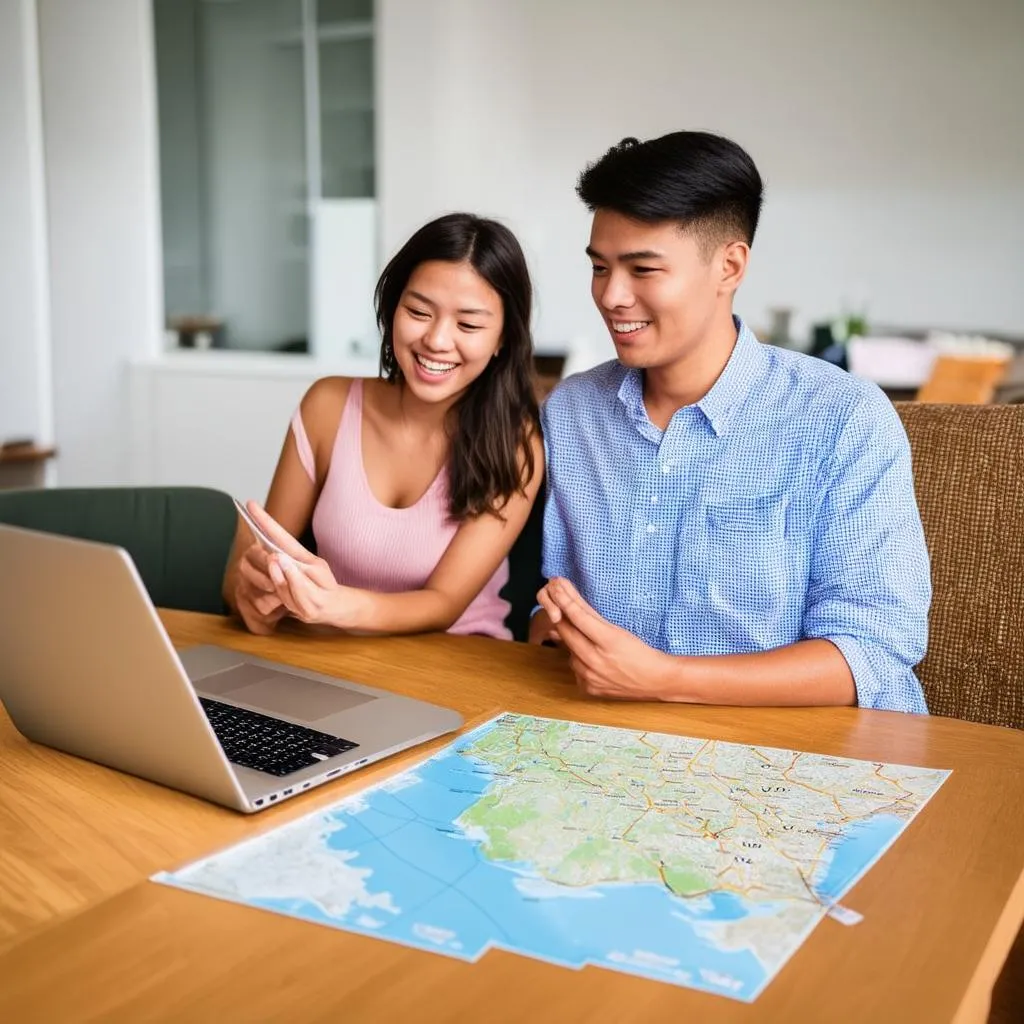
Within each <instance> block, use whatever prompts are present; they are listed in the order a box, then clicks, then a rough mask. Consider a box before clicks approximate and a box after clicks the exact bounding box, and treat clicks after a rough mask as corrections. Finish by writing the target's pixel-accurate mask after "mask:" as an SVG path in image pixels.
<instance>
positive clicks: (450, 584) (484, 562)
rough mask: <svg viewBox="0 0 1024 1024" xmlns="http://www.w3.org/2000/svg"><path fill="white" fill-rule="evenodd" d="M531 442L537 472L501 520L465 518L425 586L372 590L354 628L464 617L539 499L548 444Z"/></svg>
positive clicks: (436, 624)
mask: <svg viewBox="0 0 1024 1024" xmlns="http://www.w3.org/2000/svg"><path fill="white" fill-rule="evenodd" d="M529 443H530V446H531V448H532V450H533V475H532V476H531V477H530V479H529V480H526V481H525V483H524V488H523V490H524V491H525V493H523V494H520V493H516V494H513V495H512V497H511V498H509V500H508V503H507V504H506V505H505V506H504V508H503V509H502V510H501V516H502V518H498V517H497V516H495V515H491V514H489V513H485V514H483V515H480V516H476V517H475V518H474V519H470V520H467V521H466V522H464V523H463V524H462V525H461V526H460V527H459V529H458V532H457V533H456V534H455V536H454V537H453V538H452V540H451V543H450V544H449V545H448V548H447V550H446V551H445V553H444V555H442V556H441V560H440V561H439V562H438V563H437V567H436V568H435V569H434V571H433V572H432V573H431V574H430V578H429V579H428V580H427V583H426V586H425V587H424V588H423V589H422V590H411V591H407V592H406V593H400V594H377V593H367V594H366V597H365V600H364V601H363V602H362V608H361V612H360V614H359V620H360V621H359V622H357V623H356V624H354V625H353V626H351V627H349V628H353V629H357V630H364V631H366V632H374V633H413V632H421V631H427V630H444V629H448V628H449V627H450V626H451V625H452V624H453V623H454V622H455V621H456V620H457V619H458V618H459V616H461V615H462V613H463V612H464V611H465V610H466V609H467V608H468V607H469V605H470V602H472V601H473V599H474V598H475V597H476V596H477V595H478V594H479V593H480V591H481V590H483V588H484V586H485V584H486V583H487V581H488V580H489V579H490V578H491V577H492V576H493V575H494V574H495V572H497V570H498V566H499V565H501V562H502V560H503V559H504V558H506V557H507V556H508V553H509V551H510V550H511V549H512V545H513V544H514V543H515V541H516V538H517V537H518V536H519V534H520V533H521V532H522V530H523V527H524V526H525V525H526V520H527V518H528V517H529V515H530V509H531V508H533V503H534V501H535V500H536V498H537V492H538V490H539V489H540V484H541V481H542V480H543V478H544V446H543V444H542V443H541V440H540V437H539V436H538V435H534V436H533V437H531V439H530V442H529Z"/></svg>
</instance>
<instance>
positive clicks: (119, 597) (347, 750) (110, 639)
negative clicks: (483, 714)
mask: <svg viewBox="0 0 1024 1024" xmlns="http://www.w3.org/2000/svg"><path fill="white" fill-rule="evenodd" d="M310 643H316V640H315V639H311V640H310ZM0 701H2V702H3V704H4V707H6V709H7V712H8V714H9V715H10V716H11V719H12V720H13V721H14V724H15V725H16V726H17V728H18V729H19V731H20V732H22V733H23V734H24V735H25V736H26V737H28V738H29V739H30V740H35V741H36V742H38V743H43V744H45V745H46V746H49V747H55V748H57V749H58V750H63V751H66V752H67V753H69V754H76V755H78V756H79V757H84V758H88V759H89V760H90V761H97V762H99V763H100V764H105V765H109V766H110V767H112V768H118V769H120V770H121V771H125V772H130V773H131V774H132V775H138V776H140V777H142V778H144V779H150V780H152V781H153V782H159V783H161V784H163V785H165V786H171V787H173V788H174V789H180V790H183V791H184V792H186V793H192V794H194V795H195V796H199V797H203V798H205V799H207V800H212V801H213V802H214V803H218V804H223V805H224V806H226V807H233V808H235V809H236V810H239V811H245V812H252V811H259V810H262V809H263V808H266V807H269V806H270V805H271V804H274V803H278V802H280V801H281V800H287V799H288V798H289V797H292V796H296V795H297V794H299V793H303V792H305V791H306V790H307V789H311V788H312V787H313V786H319V785H320V784H321V783H324V782H327V781H328V780H329V779H333V778H337V777H338V776H340V775H344V774H345V773H347V772H350V771H352V770H353V769H355V768H359V767H361V766H362V765H365V764H370V763H371V762H373V761H378V760H380V759H381V758H382V757H387V756H388V755H389V754H394V753H396V752H397V751H400V750H405V749H406V748H408V747H412V746H415V745H416V744H417V743H423V742H424V741H426V740H429V739H433V738H434V737H436V736H441V735H443V734H444V733H447V732H451V731H453V730H455V729H458V728H459V727H460V726H461V725H462V717H461V716H460V715H459V714H458V713H457V712H455V711H451V710H448V709H447V708H440V707H436V706H435V705H433V704H426V703H424V702H423V701H418V700H412V699H410V698H408V697H400V696H397V695H395V694H392V693H388V692H386V691H383V690H375V689H371V688H370V687H368V686H359V685H357V684H356V683H352V682H348V681H346V680H341V679H335V678H333V677H331V676H325V675H320V674H318V673H316V672H307V671H305V670H304V669H300V668H295V667H293V666H290V665H282V664H278V663H276V662H272V661H265V660H263V659H262V658H255V657H252V656H250V655H247V654H240V653H238V652H237V651H231V650H227V649H225V648H221V647H209V646H203V647H192V648H189V649H186V650H183V651H181V652H180V653H179V652H176V651H175V649H174V648H173V647H172V646H171V641H170V639H169V637H168V636H167V633H166V631H165V630H164V628H163V625H162V624H161V622H160V619H159V618H158V617H157V614H156V611H155V609H154V608H153V604H152V602H151V601H150V599H149V595H148V594H147V593H146V590H145V587H144V586H143V585H142V580H141V579H140V577H139V574H138V572H137V571H136V569H135V565H134V564H133V563H132V560H131V558H130V557H129V556H128V554H127V552H125V551H124V550H122V549H121V548H118V547H113V546H110V545H107V544H97V543H93V542H91V541H82V540H75V539H72V538H70V537H62V536H57V535H53V534H45V533H36V532H35V531H31V530H23V529H19V528H15V527H11V526H2V525H0Z"/></svg>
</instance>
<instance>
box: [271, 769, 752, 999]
mask: <svg viewBox="0 0 1024 1024" xmlns="http://www.w3.org/2000/svg"><path fill="white" fill-rule="evenodd" d="M415 773H416V775H417V776H418V777H419V779H420V780H421V781H420V782H419V783H416V784H413V785H409V786H406V787H405V788H402V789H399V790H397V791H395V792H389V791H387V790H385V789H376V790H371V791H369V792H367V793H365V794H364V795H363V798H362V799H363V809H360V810H358V811H357V813H350V812H349V810H347V809H344V808H342V809H340V810H337V811H333V812H330V813H329V815H328V819H329V820H330V821H331V822H332V823H338V824H343V825H344V827H343V828H339V829H338V830H337V831H334V832H332V833H331V835H330V836H329V838H328V841H327V845H328V847H329V848H331V849H334V850H338V851H342V850H344V851H351V852H352V853H355V854H356V857H355V858H353V859H351V860H348V861H347V863H348V864H349V866H351V867H355V868H369V869H370V870H371V871H372V875H370V877H369V878H367V880H366V883H365V884H366V888H367V890H368V891H369V892H370V893H373V894H376V893H381V892H386V893H388V894H390V897H391V901H392V903H393V905H394V906H395V907H397V908H399V909H400V911H401V913H400V914H398V915H395V914H393V913H391V912H389V911H388V910H384V909H380V908H372V909H369V910H365V909H363V908H360V907H353V908H352V910H351V911H350V912H349V914H348V915H347V916H346V918H345V919H344V921H343V922H339V921H338V920H337V919H333V918H328V917H327V916H326V915H325V914H324V913H323V912H322V911H321V910H319V909H318V908H317V907H315V906H314V905H312V904H308V903H307V904H302V901H298V900H259V901H258V902H259V903H260V905H262V906H266V907H268V908H271V909H275V910H280V911H284V912H286V913H292V914H296V913H297V914H299V916H302V917H305V918H307V919H313V920H317V921H321V922H323V923H326V924H333V925H335V926H337V925H338V924H339V923H343V924H344V927H346V928H350V929H352V930H354V931H359V932H363V933H365V934H369V935H376V936H379V937H381V938H388V939H392V940H393V941H397V942H402V943H407V944H409V945H413V946H417V947H419V948H421V949H430V950H434V951H443V952H446V953H449V954H451V955H455V956H462V957H465V958H467V959H475V958H476V957H477V956H479V955H480V953H482V952H483V951H485V950H486V949H487V948H488V947H489V946H492V945H496V946H502V947H505V948H507V949H511V950H514V951H516V952H520V953H526V954H528V955H533V956H537V957H540V958H542V959H547V960H552V961H554V962H556V963H559V964H563V965H566V966H572V967H581V966H583V965H584V964H587V963H602V962H608V957H609V954H612V955H614V956H615V959H613V961H612V962H613V963H614V964H615V966H616V967H618V968H620V969H623V970H627V971H630V972H632V973H638V974H642V975H644V976H647V977H657V978H662V979H663V980H668V981H677V982H683V983H685V984H690V985H692V986H693V987H696V988H703V989H706V990H708V991H712V992H726V993H727V994H731V995H733V996H734V997H737V998H740V999H751V998H753V996H754V995H756V994H757V992H758V990H759V989H760V988H761V987H762V986H763V985H764V983H765V981H766V976H765V970H764V968H763V966H762V965H761V964H760V963H759V961H758V960H757V959H756V957H754V955H753V954H752V953H750V952H749V951H748V950H739V951H731V952H730V951H724V950H721V949H718V948H717V947H716V946H715V945H714V944H713V942H709V941H707V940H706V939H705V938H703V937H702V936H701V935H700V933H699V932H700V927H701V923H702V922H716V923H718V922H726V921H736V920H739V919H741V918H743V917H745V916H746V915H747V914H749V913H751V909H750V908H748V907H747V905H746V904H745V903H744V902H743V901H742V900H741V899H739V898H737V897H735V896H733V895H732V894H731V893H713V894H711V895H710V896H706V897H702V898H701V899H700V900H699V901H687V900H684V899H681V898H679V897H677V896H673V895H672V894H671V893H669V892H668V890H666V889H665V887H664V886H662V885H659V884H649V885H647V884H621V885H603V886H593V887H589V888H586V889H584V890H582V891H580V892H576V891H569V894H568V895H566V894H565V893H566V892H567V890H565V889H564V888H562V887H557V886H554V885H545V884H544V883H543V882H542V881H540V880H538V879H537V878H536V875H535V873H534V872H532V871H531V870H530V869H529V867H528V866H527V865H522V864H517V865H510V864H507V863H495V862H493V861H490V860H487V859H486V858H485V857H484V856H483V855H482V854H481V852H480V844H479V843H478V842H476V841H473V840H469V839H467V838H466V837H465V836H464V835H463V833H462V832H461V831H460V830H458V829H457V828H456V827H455V826H454V825H453V824H452V822H453V821H454V820H455V819H456V818H458V817H459V815H460V814H462V812H463V811H465V810H466V809H467V808H469V807H470V806H472V805H473V804H474V803H476V802H477V801H478V800H479V799H480V797H481V796H482V795H483V793H484V792H485V790H486V789H487V788H488V787H489V786H490V785H491V784H492V782H493V776H492V775H491V772H490V770H489V767H488V766H487V765H486V764H484V763H482V762H477V761H474V760H472V759H470V758H468V757H466V756H464V755H460V754H458V753H456V752H454V751H453V752H451V753H449V754H447V755H444V756H441V757H438V758H436V759H433V760H431V761H429V762H427V763H425V764H423V765H420V766H418V767H417V768H416V769H415ZM531 883H537V884H531ZM769 909H770V908H760V912H767V911H768V910H769ZM360 919H362V921H363V923H360ZM637 956H639V959H635V958H636V957H637ZM631 961H632V962H631ZM709 977H710V978H711V979H712V980H710V981H709V980H707V979H708V978H709ZM715 978H717V981H716V980H715Z"/></svg>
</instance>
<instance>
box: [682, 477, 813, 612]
mask: <svg viewBox="0 0 1024 1024" xmlns="http://www.w3.org/2000/svg"><path fill="white" fill-rule="evenodd" d="M706 511H707V514H706V517H705V523H704V529H703V531H702V534H703V538H702V539H703V541H704V544H703V547H704V553H705V555H706V559H705V560H704V566H703V568H704V572H705V580H704V587H705V588H706V589H705V593H706V594H707V597H708V600H709V601H710V604H711V606H712V607H713V608H714V609H715V610H716V611H718V612H719V613H721V614H724V615H726V616H727V617H729V618H732V619H740V620H745V621H751V622H753V621H756V622H757V623H759V624H766V623H768V622H776V621H778V620H780V619H782V618H783V617H785V616H786V615H787V613H791V612H793V611H794V609H795V610H796V611H797V613H799V608H800V607H801V606H802V600H803V599H802V591H801V586H800V580H802V579H805V577H806V562H807V552H806V547H807V545H806V543H805V537H804V528H803V524H802V523H801V521H800V519H801V517H800V516H799V515H797V514H795V513H796V509H794V508H791V507H790V501H789V496H788V495H785V494H782V495H779V494H776V495H766V496H758V497H746V496H744V497H738V498H729V499H726V500H722V501H719V502H716V503H713V504H708V505H707V506H706Z"/></svg>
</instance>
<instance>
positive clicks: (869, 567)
mask: <svg viewBox="0 0 1024 1024" xmlns="http://www.w3.org/2000/svg"><path fill="white" fill-rule="evenodd" d="M820 480H821V484H820V487H821V490H820V492H819V493H820V503H819V511H818V516H817V521H816V524H815V527H814V531H815V532H814V539H813V548H812V554H811V566H810V579H809V582H808V591H807V603H806V605H805V611H804V628H803V635H804V636H805V637H807V638H810V637H821V638H824V639H827V640H830V641H831V642H832V643H834V644H835V645H836V647H838V648H839V650H840V651H841V652H842V654H843V656H844V657H845V658H846V661H847V664H848V665H849V666H850V671H851V672H852V674H853V679H854V683H855V685H856V687H857V703H858V704H859V705H860V706H861V707H865V708H883V709H887V710H893V711H917V712H926V711H927V706H926V705H925V703H924V697H923V694H922V692H921V687H920V683H919V682H918V680H917V677H916V676H915V675H914V672H913V668H914V666H915V665H916V664H917V663H918V662H919V661H920V660H921V659H922V658H923V657H924V653H925V648H926V646H927V640H928V608H929V605H930V603H931V571H930V563H929V558H928V549H927V547H926V545H925V538H924V530H923V529H922V526H921V517H920V514H919V512H918V508H917V500H916V498H915V495H914V479H913V475H912V472H911V461H910V444H909V442H908V440H907V435H906V431H905V430H904V429H903V424H902V422H901V421H900V418H899V414H898V413H897V412H896V410H895V408H894V407H893V405H892V403H891V402H890V401H889V400H888V398H886V397H885V395H884V394H883V393H882V391H881V390H880V389H878V388H876V387H872V388H871V390H868V391H865V392H864V394H863V395H862V396H861V398H860V400H859V401H858V403H857V404H856V405H855V406H854V408H853V410H852V412H851V413H850V415H849V417H848V418H847V420H846V422H845V423H844V424H843V426H842V427H841V429H840V430H839V433H838V436H837V438H836V443H835V450H834V452H833V454H832V457H831V458H828V459H827V460H826V463H825V466H824V468H823V472H822V474H821V477H820Z"/></svg>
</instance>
